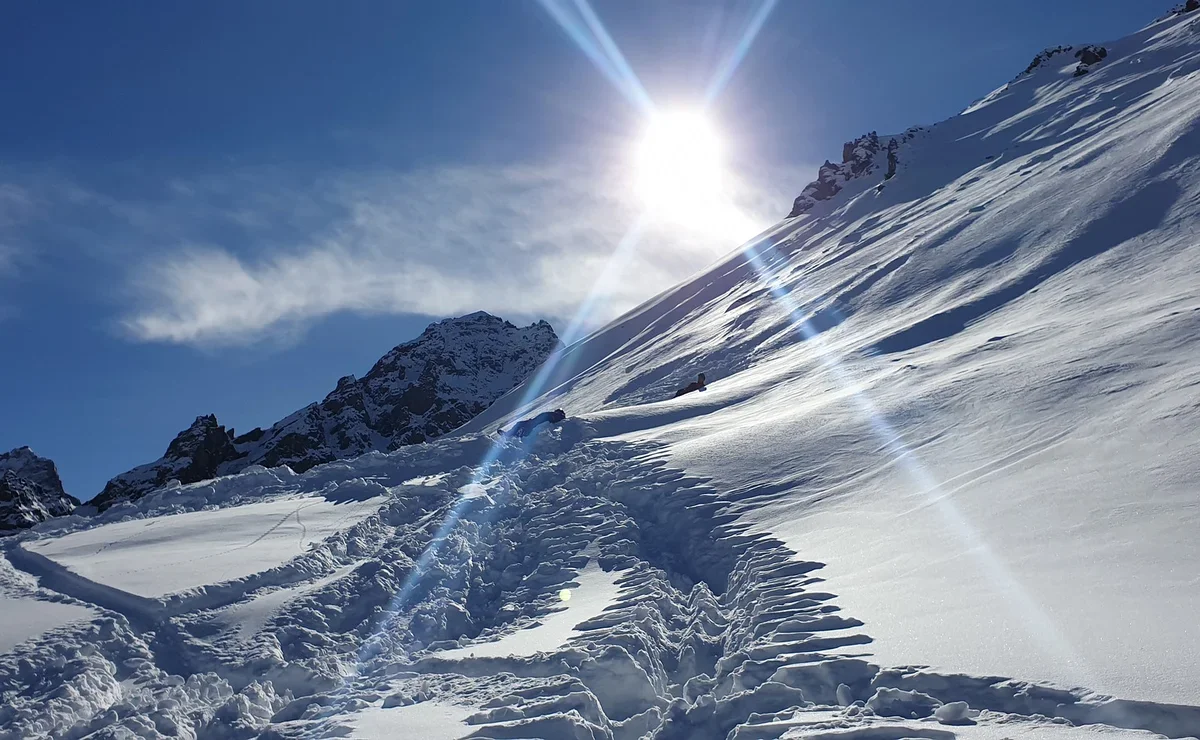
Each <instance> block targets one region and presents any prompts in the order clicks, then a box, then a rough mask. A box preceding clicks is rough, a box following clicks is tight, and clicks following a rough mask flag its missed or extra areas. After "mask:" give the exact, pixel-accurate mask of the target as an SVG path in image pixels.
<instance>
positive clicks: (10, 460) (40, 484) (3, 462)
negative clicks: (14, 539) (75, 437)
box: [0, 447, 79, 532]
mask: <svg viewBox="0 0 1200 740" xmlns="http://www.w3.org/2000/svg"><path fill="white" fill-rule="evenodd" d="M76 506H79V500H78V499H76V498H75V497H74V496H71V495H70V494H69V493H67V492H66V491H65V490H63V484H62V480H61V479H60V478H59V477H58V468H57V467H56V466H55V465H54V462H53V461H52V460H50V459H48V458H45V457H41V456H39V455H37V454H36V453H34V451H33V450H31V449H29V448H28V447H18V448H17V449H15V450H12V451H10V452H5V453H3V454H0V532H10V531H13V530H16V529H25V528H28V527H32V526H33V525H35V524H37V523H38V522H42V521H45V520H47V519H49V518H50V517H53V516H63V515H65V514H70V513H71V512H72V511H74V510H75V507H76Z"/></svg>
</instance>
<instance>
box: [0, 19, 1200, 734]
mask: <svg viewBox="0 0 1200 740" xmlns="http://www.w3.org/2000/svg"><path fill="white" fill-rule="evenodd" d="M1104 48H1105V49H1106V50H1107V52H1108V53H1107V56H1106V57H1105V58H1104V59H1102V60H1100V61H1099V62H1093V63H1091V64H1089V69H1088V71H1087V72H1086V73H1084V74H1082V75H1078V76H1077V75H1076V71H1077V68H1078V65H1079V64H1080V63H1082V60H1081V59H1076V58H1075V57H1074V56H1073V52H1072V53H1066V54H1063V53H1060V54H1055V55H1048V56H1047V57H1046V58H1044V59H1043V60H1042V61H1041V62H1040V63H1039V64H1038V65H1036V66H1034V67H1033V68H1032V69H1031V70H1029V71H1028V72H1027V73H1025V74H1022V75H1020V76H1019V77H1018V78H1017V79H1016V80H1014V81H1013V82H1012V83H1011V84H1009V85H1008V86H1006V87H1005V88H1003V89H1001V90H998V91H996V92H995V93H993V94H992V95H989V96H988V97H987V98H985V99H983V100H981V101H979V102H977V103H975V104H974V105H972V106H971V107H970V108H968V109H967V110H966V111H964V112H963V113H962V114H961V115H960V116H957V117H955V118H953V119H951V120H949V121H946V122H943V123H941V124H938V125H935V126H931V127H928V128H925V129H922V130H920V131H918V132H914V134H913V136H911V137H910V138H909V139H908V140H907V141H905V142H903V143H902V144H898V145H897V147H896V148H895V151H894V152H893V154H894V155H895V159H896V169H895V172H894V173H893V176H892V177H891V178H889V179H886V180H885V179H884V178H885V177H886V174H887V172H886V170H884V169H883V168H882V166H880V167H878V168H877V169H875V170H874V171H873V172H872V173H865V172H864V174H861V175H855V177H843V178H842V179H841V180H839V187H840V190H839V191H838V192H836V193H833V194H832V195H831V196H830V197H828V198H824V199H821V200H819V202H815V203H814V204H813V205H812V207H811V208H809V209H808V210H807V212H805V213H803V214H801V215H800V216H798V217H796V218H792V219H789V220H787V221H785V222H783V223H781V224H780V225H778V226H777V227H776V228H774V229H773V230H771V231H770V232H769V233H767V234H766V235H764V236H763V237H762V238H761V239H760V240H758V241H756V242H754V243H752V244H749V245H746V247H745V248H744V249H742V250H739V251H738V252H736V253H735V254H733V255H731V256H730V257H729V258H727V259H726V260H724V261H723V262H722V263H720V264H718V265H716V266H715V267H714V268H713V269H711V270H709V271H707V272H706V273H705V274H703V275H701V276H699V277H697V278H696V279H694V280H692V281H690V282H688V283H686V284H684V285H681V286H679V287H678V288H675V289H673V290H671V291H668V292H666V293H664V294H662V295H660V296H658V297H657V298H655V299H653V300H651V301H649V302H647V303H646V304H645V305H643V306H641V307H639V308H638V309H636V310H635V311H633V312H631V313H630V314H628V315H626V316H624V317H622V318H621V319H620V320H618V321H616V322H614V323H613V324H612V325H610V326H608V327H606V328H605V329H603V330H601V331H599V332H597V333H595V334H593V335H592V336H590V337H588V338H586V339H585V340H583V341H582V342H579V343H577V344H575V345H573V346H572V347H570V348H567V349H566V350H564V351H562V352H560V353H557V354H556V356H555V357H553V358H552V360H551V362H552V363H553V369H552V370H550V371H548V372H540V377H537V378H535V380H531V381H529V382H530V383H534V382H537V383H538V386H537V387H536V388H532V387H531V388H526V387H523V386H522V387H518V388H516V389H514V390H513V391H512V392H511V393H509V394H508V395H507V396H505V397H504V398H502V399H500V400H499V401H498V402H497V403H495V404H493V406H492V407H490V408H489V409H488V410H487V411H486V412H484V413H483V414H482V415H481V416H480V417H478V418H477V419H475V420H474V421H472V422H470V423H469V424H467V425H466V426H465V427H463V428H462V429H460V430H459V432H458V433H457V434H456V435H455V436H449V437H444V438H442V439H438V440H435V441H433V442H430V443H428V444H423V445H415V446H409V447H404V448H401V449H398V450H396V451H394V452H391V453H388V454H382V453H378V452H372V453H368V454H366V455H363V456H361V457H358V458H357V459H354V460H350V461H340V462H332V463H328V464H324V465H320V466H317V467H314V468H312V469H310V470H308V471H307V472H304V473H302V474H297V473H295V472H293V471H292V470H291V469H289V468H285V467H281V468H275V469H271V470H267V469H264V468H261V467H258V466H254V467H250V468H247V469H246V470H244V471H242V472H240V473H238V474H236V475H231V476H226V477H222V478H218V479H216V480H214V481H210V482H208V483H203V484H195V485H189V486H177V485H176V486H170V487H167V488H164V489H161V490H158V491H155V492H154V493H152V494H150V495H148V496H146V497H144V498H143V499H141V500H139V501H137V502H136V503H135V504H132V505H129V506H122V507H114V508H112V509H110V510H108V511H107V512H104V513H103V514H101V515H100V516H99V517H98V518H95V519H90V518H85V517H81V516H68V517H62V518H59V519H55V520H51V521H49V522H45V523H43V524H40V525H38V526H37V527H34V528H33V530H31V531H28V532H25V533H22V534H20V535H18V536H17V537H16V538H9V540H10V542H9V544H8V547H7V549H6V551H5V558H6V561H7V562H4V561H0V585H3V586H4V589H5V590H4V591H3V593H0V595H2V596H5V597H8V598H14V599H21V600H22V601H21V603H22V604H23V608H25V609H28V608H36V605H37V604H39V603H45V604H53V605H54V607H55V608H61V607H62V606H63V605H64V604H65V605H70V606H74V607H78V608H80V609H90V610H93V611H94V613H95V615H94V616H91V617H83V618H81V619H76V620H74V621H70V620H69V615H68V614H65V613H62V612H61V611H59V612H57V613H55V614H54V615H53V617H52V618H50V613H49V611H48V612H47V614H48V619H47V625H46V631H44V632H37V631H36V630H31V629H30V628H29V626H28V624H26V625H25V626H23V627H21V628H20V630H14V633H13V634H12V635H11V636H9V637H8V638H7V639H8V642H9V643H10V644H15V645H16V647H15V648H13V649H12V650H11V651H10V652H8V653H6V654H4V655H2V656H0V704H2V708H0V728H3V731H5V732H8V733H9V734H11V735H12V736H14V737H36V736H55V737H60V736H61V737H78V736H82V735H84V734H86V733H88V732H99V731H103V732H104V733H105V735H104V736H112V737H119V736H123V735H124V734H126V732H131V733H135V734H138V735H141V736H146V737H155V736H167V735H171V734H174V735H176V736H185V737H205V738H212V737H252V736H255V735H258V736H262V737H267V738H293V737H295V738H300V737H335V736H349V737H414V736H416V737H420V736H424V737H466V736H470V737H487V738H532V737H537V738H556V739H557V738H592V739H593V740H594V739H596V738H605V739H609V738H611V739H613V740H626V739H630V738H641V737H651V738H657V739H658V740H668V739H671V738H699V739H701V740H704V739H708V738H712V739H714V740H715V739H718V738H733V739H735V740H750V739H762V738H822V739H825V740H829V739H833V738H837V739H853V740H899V739H900V738H926V739H927V740H954V739H956V738H961V739H962V740H1000V739H1001V738H1013V739H1016V738H1050V739H1051V740H1059V739H1060V740H1085V739H1087V738H1095V739H1097V740H1100V739H1106V740H1118V739H1119V740H1133V739H1135V738H1139V739H1140V738H1147V739H1148V738H1152V737H1161V736H1168V737H1187V736H1192V737H1196V736H1200V684H1198V683H1197V681H1196V677H1197V676H1200V654H1198V650H1200V639H1198V637H1200V636H1198V635H1197V632H1196V630H1197V622H1196V619H1195V615H1196V614H1197V613H1200V581H1197V579H1196V574H1197V572H1200V542H1198V541H1197V539H1196V537H1195V533H1196V532H1197V531H1200V528H1198V525H1200V521H1198V520H1200V506H1198V505H1197V502H1198V495H1197V490H1196V481H1197V480H1200V470H1198V469H1197V466H1198V465H1200V458H1198V457H1197V456H1196V455H1195V446H1196V444H1195V443H1196V429H1197V428H1200V427H1198V426H1197V424H1198V422H1200V418H1198V417H1200V371H1197V369H1196V363H1195V361H1194V358H1195V356H1196V354H1195V353H1196V349H1197V345H1196V342H1197V341H1200V283H1198V282H1197V280H1196V279H1195V276H1196V274H1197V272H1198V269H1197V268H1198V267H1200V252H1198V251H1197V245H1196V243H1195V234H1196V233H1197V225H1198V224H1197V217H1196V213H1195V212H1196V206H1197V204H1200V105H1197V103H1198V102H1200V19H1198V18H1197V16H1196V15H1193V14H1182V15H1172V16H1170V17H1168V18H1165V19H1163V20H1162V21H1159V22H1158V23H1156V24H1154V25H1152V26H1150V27H1148V28H1147V29H1145V30H1143V31H1142V32H1140V33H1137V34H1135V35H1133V36H1131V37H1129V38H1126V39H1123V40H1119V41H1117V42H1113V43H1106V44H1104ZM877 138H878V139H879V141H880V142H881V145H882V142H884V141H885V140H890V139H891V138H892V137H877ZM854 148H856V147H852V149H854ZM883 151H884V152H885V153H884V154H883V155H880V154H879V153H878V151H877V152H876V153H875V154H872V155H871V156H872V157H879V156H886V149H884V150H883ZM879 161H880V163H881V165H882V164H883V163H884V162H885V161H886V160H879ZM850 169H851V170H852V169H853V168H852V167H851V168H850ZM881 185H882V187H880V186H881ZM697 372H705V373H706V375H707V376H708V388H707V390H706V391H705V392H703V393H692V394H688V395H686V396H684V397H681V398H673V395H674V390H675V389H676V388H677V387H679V386H681V385H683V384H685V383H686V382H687V381H688V380H690V379H691V378H692V377H694V376H695V374H696V373H697ZM557 407H562V408H564V409H566V410H567V412H568V414H569V415H570V418H569V419H568V420H567V421H566V422H565V423H564V424H562V425H560V426H558V427H556V428H544V429H542V430H540V431H539V432H537V433H536V434H534V435H532V437H531V438H530V439H528V440H523V441H522V440H512V439H507V438H499V437H497V436H495V435H494V430H495V429H496V428H497V427H499V426H501V425H504V424H507V423H509V422H510V421H511V420H512V419H513V418H517V417H519V416H524V415H527V414H528V413H530V412H533V411H539V410H546V409H550V408H557ZM485 462H486V464H485ZM337 507H346V508H345V509H343V511H344V512H345V513H344V518H342V519H333V520H330V519H328V517H325V518H323V519H322V521H323V522H325V524H323V525H322V526H323V527H324V529H323V530H322V535H321V538H319V539H317V540H314V538H311V537H308V536H306V535H305V534H304V533H303V531H299V532H298V531H296V527H297V524H298V523H301V522H303V521H304V518H303V517H304V514H305V512H307V511H310V509H311V510H312V511H323V512H328V511H331V510H336V509H337ZM187 512H191V513H187ZM174 514H183V515H186V516H189V517H192V520H201V521H198V523H197V524H196V525H195V526H196V527H198V528H200V529H203V528H205V527H208V528H213V529H215V528H217V527H218V526H220V525H219V523H220V522H224V521H227V520H228V519H229V518H230V517H233V518H236V519H237V521H238V527H237V529H236V533H231V534H230V537H231V538H233V539H236V540H240V542H236V543H235V542H233V541H230V542H226V543H225V546H226V547H227V548H229V547H242V548H244V549H247V550H250V549H252V548H259V547H263V543H264V542H268V543H273V544H271V545H270V547H271V552H272V553H273V554H272V556H271V557H270V558H268V559H266V560H264V562H263V563H262V564H261V567H258V568H257V569H254V568H251V569H249V570H244V571H242V572H239V573H237V574H236V577H232V578H222V577H221V576H220V575H219V574H214V576H213V577H212V578H211V579H210V582H209V583H206V584H205V585H203V586H195V585H194V581H188V580H185V579H182V578H180V579H178V580H172V579H174V578H175V576H173V575H171V574H167V573H163V574H162V575H161V576H157V575H156V576H153V579H154V585H155V588H154V589H145V590H143V591H142V592H141V593H132V592H130V591H129V590H127V588H128V587H130V584H131V583H132V582H133V581H132V580H131V576H132V575H135V574H134V573H132V571H133V569H134V568H135V567H138V566H137V564H138V563H139V562H144V561H146V560H147V559H148V557H149V556H152V555H153V554H154V553H161V552H162V548H163V544H162V541H161V540H159V539H158V535H156V530H160V528H166V529H165V530H160V531H169V529H170V527H171V526H173V525H172V524H171V522H174V523H178V522H179V521H180V520H179V519H177V518H174V519H173V518H172V517H171V516H170V515H174ZM204 519H209V521H208V522H207V523H205V522H204V521H202V520H204ZM192 520H189V521H192ZM103 527H110V529H109V530H107V531H109V532H120V533H121V537H120V538H119V539H115V538H113V539H111V540H110V541H111V546H110V549H112V548H118V549H120V550H122V551H124V552H125V555H124V557H123V559H119V560H117V561H114V562H115V564H116V565H120V566H121V567H117V568H110V567H108V565H106V566H105V568H98V569H96V570H94V571H93V572H91V573H90V574H89V573H84V572H82V570H83V566H81V565H80V562H81V561H80V559H79V558H78V557H73V556H71V555H70V554H69V553H70V552H72V551H73V550H72V548H73V547H78V546H81V543H86V544H87V545H88V546H92V545H95V546H99V547H103V546H104V545H105V544H108V542H106V541H104V539H105V538H103V537H97V536H96V535H95V534H94V533H95V532H98V531H100V530H101V529H102V528H103ZM117 527H119V528H120V529H117ZM281 528H290V529H288V530H287V532H288V534H287V536H284V535H280V534H279V532H280V529H281ZM89 533H93V534H89ZM71 538H74V539H71ZM285 544H286V547H287V548H292V551H293V552H294V556H293V557H291V559H285V555H286V553H285V552H284V550H285ZM76 551H77V550H76ZM234 552H237V551H236V550H235V551H234ZM63 553H68V555H67V556H65V557H64V556H63ZM221 553H222V554H221V555H220V557H221V558H227V557H229V553H228V552H226V551H225V550H222V551H221ZM56 557H57V558H58V559H57V560H56V559H55V558H56ZM126 564H128V565H126ZM106 568H107V569H106ZM597 568H599V569H600V571H603V573H604V574H605V576H606V577H604V578H600V577H598V572H597ZM34 576H36V577H38V578H39V579H40V583H39V584H38V585H35V584H34V583H33V577H34ZM141 577H143V576H140V575H139V576H138V578H141ZM146 577H150V576H146ZM189 578H190V576H189ZM175 588H180V589H181V590H175V591H173V590H172V589H175ZM564 591H565V592H569V593H571V594H573V595H574V594H578V597H579V599H580V602H581V604H583V605H584V608H582V609H581V610H580V612H581V613H585V614H589V615H594V616H591V618H589V619H587V620H586V621H583V622H581V623H576V624H574V625H573V629H572V630H571V631H570V632H566V631H563V630H561V627H562V620H563V617H562V616H560V615H559V614H560V610H562V609H563V608H564V607H563V605H564V602H563V601H562V596H561V594H562V593H563V592H564ZM572 601H574V596H573V598H572ZM566 603H570V602H566ZM30 604H32V605H33V607H30ZM47 608H48V607H47ZM572 608H574V607H567V609H568V613H570V609H572ZM597 609H600V611H599V612H598V614H597ZM78 613H79V612H75V614H78ZM519 632H526V634H525V635H520V636H518V635H517V634H516V633H519ZM538 635H541V636H542V637H541V638H538V637H537V636H538ZM17 638H20V639H19V640H18V639H17ZM538 639H540V642H541V645H540V650H541V652H536V653H533V654H530V651H529V643H530V641H531V640H538ZM563 639H566V643H565V644H562V640H563ZM18 642H19V644H17V643H18ZM487 645H492V647H485V646H487ZM502 645H503V646H511V647H509V648H507V651H508V652H512V653H515V654H512V655H501V654H500V653H504V652H506V648H505V647H501V646H502ZM1114 697H1115V698H1114Z"/></svg>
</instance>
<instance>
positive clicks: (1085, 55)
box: [1075, 44, 1108, 64]
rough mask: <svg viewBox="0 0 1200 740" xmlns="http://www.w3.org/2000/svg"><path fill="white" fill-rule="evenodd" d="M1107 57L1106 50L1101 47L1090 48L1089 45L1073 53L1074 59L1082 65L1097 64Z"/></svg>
mask: <svg viewBox="0 0 1200 740" xmlns="http://www.w3.org/2000/svg"><path fill="white" fill-rule="evenodd" d="M1107 56H1108V49H1105V48H1104V47H1103V46H1092V45H1091V44H1089V45H1087V46H1085V47H1083V48H1082V49H1080V50H1079V51H1077V52H1075V58H1076V59H1078V60H1079V61H1081V62H1083V63H1084V64H1097V63H1099V62H1101V61H1103V60H1104V59H1105V58H1106V57H1107Z"/></svg>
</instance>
